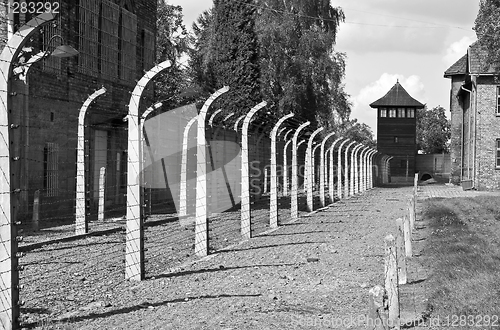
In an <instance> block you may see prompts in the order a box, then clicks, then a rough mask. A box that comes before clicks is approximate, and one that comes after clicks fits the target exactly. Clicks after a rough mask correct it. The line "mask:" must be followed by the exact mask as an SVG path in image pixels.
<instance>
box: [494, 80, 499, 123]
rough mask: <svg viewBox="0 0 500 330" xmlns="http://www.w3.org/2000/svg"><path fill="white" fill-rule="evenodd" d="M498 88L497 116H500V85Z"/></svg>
mask: <svg viewBox="0 0 500 330" xmlns="http://www.w3.org/2000/svg"><path fill="white" fill-rule="evenodd" d="M496 87H497V88H496V89H497V104H496V113H495V114H496V115H497V116H500V85H497V86H496Z"/></svg>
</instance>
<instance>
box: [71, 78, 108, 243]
mask: <svg viewBox="0 0 500 330" xmlns="http://www.w3.org/2000/svg"><path fill="white" fill-rule="evenodd" d="M104 93H106V88H104V87H101V88H100V89H98V90H96V91H95V92H94V93H92V95H90V96H89V97H88V98H87V100H85V102H84V103H83V105H82V107H81V108H80V113H79V115H78V146H77V148H76V201H75V202H76V207H75V235H81V234H85V233H87V232H88V229H89V228H88V222H87V216H86V214H87V212H86V210H87V207H86V200H87V198H86V194H87V191H86V190H87V189H86V183H85V158H88V157H85V116H86V114H87V110H88V108H89V106H90V104H91V103H92V102H93V101H94V100H95V99H96V98H98V97H99V96H101V95H103V94H104Z"/></svg>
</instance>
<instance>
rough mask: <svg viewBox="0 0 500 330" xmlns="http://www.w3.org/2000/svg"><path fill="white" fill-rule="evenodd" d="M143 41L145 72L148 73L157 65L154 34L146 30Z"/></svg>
mask: <svg viewBox="0 0 500 330" xmlns="http://www.w3.org/2000/svg"><path fill="white" fill-rule="evenodd" d="M143 33H144V34H143V40H142V43H143V45H142V51H143V58H144V62H143V63H144V64H143V68H142V69H143V70H144V71H148V70H149V69H151V68H152V67H153V65H154V63H155V35H154V33H153V32H151V31H149V30H147V29H144V30H143Z"/></svg>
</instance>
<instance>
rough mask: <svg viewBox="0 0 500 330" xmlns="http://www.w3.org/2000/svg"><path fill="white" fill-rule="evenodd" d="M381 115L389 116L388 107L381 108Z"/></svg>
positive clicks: (383, 116)
mask: <svg viewBox="0 0 500 330" xmlns="http://www.w3.org/2000/svg"><path fill="white" fill-rule="evenodd" d="M380 117H382V118H385V117H387V109H386V108H380Z"/></svg>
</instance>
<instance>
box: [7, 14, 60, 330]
mask: <svg viewBox="0 0 500 330" xmlns="http://www.w3.org/2000/svg"><path fill="white" fill-rule="evenodd" d="M4 10H5V9H4ZM8 14H11V13H8ZM55 17H56V14H54V13H50V12H47V13H43V14H41V15H38V16H36V17H35V18H33V19H31V20H30V21H29V22H27V23H26V24H25V25H23V26H21V27H20V28H19V29H18V30H17V32H16V33H14V34H13V35H12V36H11V37H10V38H9V39H8V40H5V43H6V44H5V46H4V47H3V50H2V53H1V55H0V71H1V75H0V80H1V84H2V87H1V88H0V123H1V125H0V134H1V135H2V143H3V144H2V146H1V147H0V168H1V169H2V179H1V180H0V189H1V193H0V205H1V207H2V212H0V237H1V238H2V244H1V246H0V255H1V258H0V270H1V273H0V279H1V281H0V299H1V300H2V308H1V310H0V322H1V325H2V327H3V328H4V329H6V330H11V329H17V328H19V314H20V305H21V304H20V301H19V270H18V260H17V252H18V251H17V242H18V239H19V240H20V239H22V236H20V237H18V234H19V233H18V230H17V228H16V227H15V226H16V222H17V221H18V219H17V216H18V214H17V212H18V211H17V209H18V208H17V207H16V206H17V204H18V201H19V198H20V196H21V181H20V179H21V164H20V163H21V162H20V161H19V160H20V156H21V155H20V154H19V152H20V151H19V149H18V146H19V144H20V141H21V130H20V129H19V128H20V125H21V122H16V121H14V118H16V119H17V118H19V117H14V116H16V114H15V113H14V112H13V111H12V109H11V108H10V107H11V106H12V103H13V100H12V97H14V95H13V93H11V91H12V83H11V81H10V79H11V78H12V74H13V64H14V62H15V61H17V59H18V56H19V53H20V52H21V50H22V49H23V47H24V45H25V44H26V43H27V42H28V40H29V39H30V37H32V36H33V35H34V34H35V33H36V32H37V31H39V30H40V29H41V28H42V27H43V26H44V25H46V24H48V23H50V22H51V21H52V20H53V19H54V18H55ZM6 25H9V26H10V24H6ZM17 120H20V119H17Z"/></svg>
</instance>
